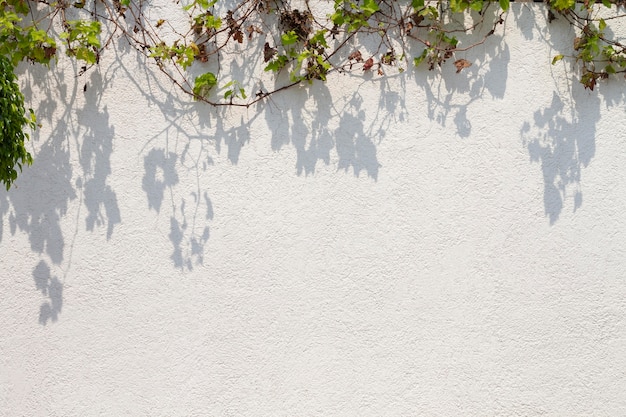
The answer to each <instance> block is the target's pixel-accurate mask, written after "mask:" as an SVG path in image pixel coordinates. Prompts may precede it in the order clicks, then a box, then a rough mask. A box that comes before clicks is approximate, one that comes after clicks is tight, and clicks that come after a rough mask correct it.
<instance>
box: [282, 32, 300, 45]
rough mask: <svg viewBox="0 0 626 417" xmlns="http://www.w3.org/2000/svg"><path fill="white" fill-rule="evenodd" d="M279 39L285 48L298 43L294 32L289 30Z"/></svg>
mask: <svg viewBox="0 0 626 417" xmlns="http://www.w3.org/2000/svg"><path fill="white" fill-rule="evenodd" d="M280 39H281V41H282V42H283V45H285V46H288V45H293V44H294V43H296V42H298V34H297V33H296V32H295V31H294V30H290V31H289V32H287V33H283V34H282V35H281V37H280Z"/></svg>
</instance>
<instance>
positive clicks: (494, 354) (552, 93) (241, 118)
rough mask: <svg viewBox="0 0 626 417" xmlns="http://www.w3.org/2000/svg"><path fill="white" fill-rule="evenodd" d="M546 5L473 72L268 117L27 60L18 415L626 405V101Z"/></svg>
mask: <svg viewBox="0 0 626 417" xmlns="http://www.w3.org/2000/svg"><path fill="white" fill-rule="evenodd" d="M535 7H538V6H528V5H526V6H521V5H519V4H517V5H514V6H513V9H514V10H513V13H512V14H511V15H510V16H509V18H508V21H507V23H506V31H507V34H506V36H505V40H506V42H504V41H502V39H501V37H499V36H496V37H494V38H492V39H490V40H489V41H488V42H487V43H486V44H485V45H483V46H481V47H478V48H477V49H476V50H474V51H472V52H471V53H468V54H467V55H465V56H462V57H465V58H467V59H469V60H471V61H472V62H473V63H474V65H473V66H472V67H470V68H468V69H466V70H464V71H463V72H462V73H461V74H458V75H457V74H455V73H454V67H453V66H452V65H449V66H446V67H445V68H444V69H443V70H442V72H441V73H428V72H426V71H424V70H420V71H407V72H406V73H404V74H402V75H400V76H394V77H390V78H385V79H381V78H379V77H368V76H365V77H363V76H360V75H359V76H339V75H334V76H333V77H331V80H330V81H329V83H328V84H325V85H322V84H315V85H313V86H312V87H306V88H302V89H299V90H291V91H289V92H287V93H284V94H282V95H277V96H274V97H273V98H272V100H271V101H270V102H269V103H268V104H267V105H265V106H261V107H258V108H257V107H254V108H250V109H248V110H238V109H226V110H220V111H216V110H213V109H211V108H208V107H207V106H204V105H199V104H194V103H190V102H189V99H188V98H187V97H182V96H180V95H178V93H177V92H176V90H175V88H174V87H172V86H171V85H170V84H168V83H167V81H164V80H160V79H159V78H158V77H155V76H153V75H152V74H151V73H150V72H147V71H146V70H145V66H143V65H142V64H138V63H137V61H136V60H135V58H134V55H132V53H130V52H128V53H127V54H126V55H123V54H122V55H121V56H119V57H116V56H115V54H114V53H110V54H108V56H109V58H108V59H109V61H106V62H104V63H103V65H102V66H101V67H100V68H99V69H96V70H92V71H90V72H88V73H87V74H85V75H83V76H82V77H78V78H75V75H76V70H77V68H76V67H75V66H74V64H72V63H71V62H68V61H67V60H61V61H60V62H59V64H58V66H57V67H56V69H57V70H56V71H54V72H53V74H54V75H53V76H49V77H47V78H46V76H45V72H44V71H39V70H37V69H36V68H35V67H33V68H30V69H29V71H30V72H28V73H25V77H27V78H28V79H29V80H30V81H31V82H32V83H33V84H34V85H37V86H38V87H37V88H36V89H35V88H33V92H32V94H31V93H30V92H29V91H27V93H28V94H30V96H31V97H32V101H33V104H32V105H33V106H34V107H35V110H36V112H37V114H38V115H39V119H40V121H41V123H42V125H43V126H42V128H41V129H39V130H38V131H37V132H36V133H35V134H34V136H33V141H32V143H31V145H30V146H32V150H33V154H34V155H35V156H36V157H35V163H34V164H33V166H32V167H30V168H28V169H26V170H25V172H24V173H23V174H22V176H21V177H20V178H19V179H18V181H17V183H16V187H15V188H14V189H12V190H11V191H10V192H8V193H7V192H4V191H3V192H1V193H0V216H1V220H2V222H1V223H0V226H1V227H0V251H1V252H0V253H1V258H0V263H1V266H2V279H1V280H0V294H2V303H0V329H1V330H0V331H1V336H0V415H1V416H123V415H136V416H148V415H149V416H179V415H180V416H187V415H190V416H334V415H345V416H357V415H359V416H360V415H363V416H365V415H367V416H418V415H424V416H428V415H441V416H459V415H476V416H484V415H523V416H535V415H542V416H543V415H551V416H574V415H586V416H591V415H603V416H618V415H626V394H625V393H626V282H625V279H626V272H625V271H626V214H625V213H624V207H626V174H625V172H626V171H625V169H624V167H625V166H626V152H624V149H626V134H625V133H624V132H625V131H626V130H625V128H626V126H625V122H624V120H625V118H624V115H625V114H624V112H625V109H626V96H625V93H626V87H624V83H623V81H619V80H612V81H610V82H608V83H605V84H602V85H600V86H599V87H598V88H597V91H594V92H590V91H585V90H584V89H583V88H582V87H581V86H580V85H579V84H577V81H576V79H575V77H574V75H573V74H572V73H571V72H570V69H571V68H570V64H568V63H565V62H563V63H559V64H558V65H555V66H551V65H550V61H551V59H552V56H554V55H555V54H556V53H560V51H562V50H566V47H567V46H568V44H566V42H571V33H568V32H567V31H566V29H564V27H560V29H559V27H558V26H557V27H556V28H555V29H546V24H545V20H544V17H543V13H542V12H541V9H539V8H535ZM546 39H547V40H548V41H547V42H546ZM568 39H569V40H568ZM559 48H560V49H559ZM130 75H133V76H134V77H133V78H131V77H130ZM85 84H86V85H87V90H86V91H85V92H83V88H84V86H85Z"/></svg>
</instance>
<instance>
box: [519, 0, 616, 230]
mask: <svg viewBox="0 0 626 417" xmlns="http://www.w3.org/2000/svg"><path fill="white" fill-rule="evenodd" d="M516 11H517V13H516V14H517V21H519V22H523V21H525V22H527V23H528V24H526V25H520V26H519V27H520V29H521V30H522V33H523V35H524V36H525V37H526V38H527V39H529V40H532V39H533V37H534V36H539V37H541V38H543V40H544V41H545V42H547V43H548V44H549V45H550V47H551V48H552V51H551V56H555V55H557V54H564V55H566V56H570V55H572V54H573V53H574V51H573V49H572V48H573V41H574V34H573V33H572V31H571V28H570V26H569V24H568V23H567V21H566V20H565V18H563V17H562V16H560V17H556V18H555V20H554V21H553V22H550V23H548V22H547V9H546V8H544V7H541V8H538V7H529V6H527V5H524V6H523V7H521V8H519V9H516ZM608 31H610V29H607V32H608ZM559 66H564V68H563V67H560V68H559V67H555V68H558V71H559V74H558V75H557V74H554V75H553V78H554V79H555V81H554V85H555V86H558V85H559V84H561V85H562V81H563V79H562V78H561V77H562V75H561V73H560V71H563V70H565V71H568V70H569V71H572V72H573V74H572V75H571V78H570V79H568V80H566V83H565V84H566V86H567V88H566V89H565V91H561V92H560V91H558V88H557V87H554V89H553V91H552V99H551V102H550V104H549V105H547V106H544V107H543V108H540V109H538V110H537V111H535V112H534V114H533V118H532V120H526V121H525V122H524V123H523V124H522V127H521V128H520V137H521V139H522V144H523V146H524V147H526V149H527V151H528V155H529V157H530V161H531V162H534V163H538V164H540V166H541V173H542V176H543V185H544V189H543V204H544V213H545V215H546V217H548V219H549V222H550V224H551V225H553V224H555V223H556V222H557V221H558V219H559V217H560V215H561V213H562V211H563V208H564V206H565V202H566V200H567V199H570V198H571V199H573V204H572V206H573V207H572V211H573V212H576V211H577V210H578V209H579V208H580V207H581V206H582V204H583V192H582V191H583V189H582V169H583V168H585V167H587V166H588V165H589V164H590V163H591V161H592V159H593V157H594V156H595V152H596V126H597V124H598V122H599V121H600V107H601V105H602V103H601V101H602V99H603V100H604V101H605V103H606V105H607V106H609V107H611V106H618V105H623V103H624V99H625V98H626V97H625V94H624V92H623V89H622V88H614V87H613V86H612V84H613V83H614V82H620V81H619V80H612V79H609V80H605V81H601V82H600V83H599V84H598V85H597V86H596V88H595V89H594V91H589V90H585V89H584V87H583V86H582V84H580V82H579V80H580V78H579V77H580V74H579V72H578V71H580V69H579V68H578V67H577V66H574V69H573V70H571V69H570V64H569V63H567V64H566V62H565V61H562V62H560V63H559Z"/></svg>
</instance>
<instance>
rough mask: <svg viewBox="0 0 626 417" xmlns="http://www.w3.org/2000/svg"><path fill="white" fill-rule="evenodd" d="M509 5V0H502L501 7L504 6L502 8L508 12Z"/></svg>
mask: <svg viewBox="0 0 626 417" xmlns="http://www.w3.org/2000/svg"><path fill="white" fill-rule="evenodd" d="M509 6H510V1H509V0H500V7H501V8H502V10H504V11H505V12H506V11H507V10H509Z"/></svg>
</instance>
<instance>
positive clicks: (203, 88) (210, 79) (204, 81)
mask: <svg viewBox="0 0 626 417" xmlns="http://www.w3.org/2000/svg"><path fill="white" fill-rule="evenodd" d="M216 85H217V77H216V76H215V74H213V73H212V72H207V73H205V74H202V75H200V76H198V77H196V80H195V81H194V86H193V93H194V95H196V96H197V97H206V95H207V94H208V93H209V91H210V90H211V88H213V87H215V86H216Z"/></svg>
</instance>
